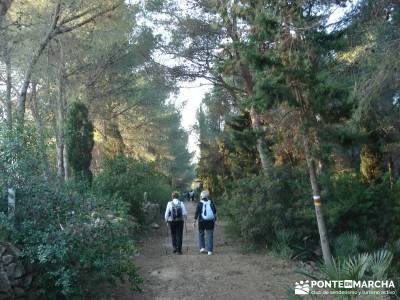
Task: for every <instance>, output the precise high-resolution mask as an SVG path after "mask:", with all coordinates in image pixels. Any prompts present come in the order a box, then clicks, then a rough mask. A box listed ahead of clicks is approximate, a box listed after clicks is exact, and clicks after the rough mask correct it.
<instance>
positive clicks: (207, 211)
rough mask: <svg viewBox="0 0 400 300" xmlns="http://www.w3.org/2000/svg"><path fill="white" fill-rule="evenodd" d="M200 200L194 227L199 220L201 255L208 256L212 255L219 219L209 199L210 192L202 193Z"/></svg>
mask: <svg viewBox="0 0 400 300" xmlns="http://www.w3.org/2000/svg"><path fill="white" fill-rule="evenodd" d="M200 199H201V200H200V201H199V202H198V203H197V207H196V212H195V215H194V222H193V226H196V221H197V220H198V222H199V248H200V253H208V255H212V254H213V246H214V225H215V221H216V219H217V210H216V208H215V205H214V202H212V200H211V199H209V193H208V191H202V192H201V194H200ZM205 232H206V233H207V250H206V245H205V239H204V233H205Z"/></svg>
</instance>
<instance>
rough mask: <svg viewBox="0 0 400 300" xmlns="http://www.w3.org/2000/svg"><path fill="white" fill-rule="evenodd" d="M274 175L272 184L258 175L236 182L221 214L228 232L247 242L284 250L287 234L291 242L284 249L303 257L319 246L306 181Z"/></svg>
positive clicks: (283, 173) (285, 174) (284, 172)
mask: <svg viewBox="0 0 400 300" xmlns="http://www.w3.org/2000/svg"><path fill="white" fill-rule="evenodd" d="M274 171H275V178H276V179H275V180H274V181H273V182H266V180H265V179H264V178H263V177H262V176H256V175H254V176H251V177H247V178H243V179H239V180H236V181H233V182H232V184H231V186H230V188H229V189H228V191H229V192H228V193H226V194H225V195H224V196H223V197H222V203H223V207H222V209H221V210H220V211H221V212H222V214H223V216H224V217H225V218H226V220H227V223H228V229H229V230H230V231H231V232H233V233H235V234H236V235H239V236H240V237H241V238H243V239H245V240H247V241H248V242H251V243H254V244H257V245H260V246H263V245H267V246H268V247H269V248H275V250H276V249H277V248H278V249H279V248H282V247H283V246H282V244H283V240H282V239H280V237H282V234H281V233H282V232H285V234H287V235H288V239H289V240H287V239H286V240H285V243H284V244H285V245H284V246H290V247H291V248H293V249H294V252H293V255H298V254H299V253H302V254H304V250H305V248H309V249H313V248H314V247H316V246H317V245H318V243H319V238H318V230H317V225H316V221H315V215H314V209H313V206H312V202H311V201H310V200H308V198H309V196H308V195H307V189H305V188H304V184H306V182H304V180H303V181H302V179H303V178H306V177H303V176H296V177H295V176H293V174H290V173H289V172H287V170H285V169H281V170H280V169H276V170H274ZM296 178H297V179H296ZM298 179H300V180H298ZM306 186H307V187H308V185H306ZM283 248H284V247H283ZM286 250H287V249H285V251H286ZM286 252H288V251H286Z"/></svg>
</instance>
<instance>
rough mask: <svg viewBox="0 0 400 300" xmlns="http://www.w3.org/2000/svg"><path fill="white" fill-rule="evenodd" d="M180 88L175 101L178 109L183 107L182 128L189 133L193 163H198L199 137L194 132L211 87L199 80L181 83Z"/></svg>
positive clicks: (189, 145)
mask: <svg viewBox="0 0 400 300" xmlns="http://www.w3.org/2000/svg"><path fill="white" fill-rule="evenodd" d="M180 86H181V88H180V90H179V94H178V95H177V96H176V98H175V99H173V101H174V102H175V105H176V106H177V107H182V108H181V114H182V120H181V123H182V127H183V128H184V129H185V130H186V131H187V132H188V133H189V142H188V150H189V151H190V152H193V154H194V155H193V159H192V161H193V162H197V161H198V158H199V155H200V149H199V147H198V143H199V141H198V136H197V134H196V132H195V131H194V130H193V126H194V125H195V124H196V114H197V110H198V109H199V107H200V104H201V100H202V99H203V97H204V95H205V94H206V93H207V92H208V91H210V89H211V85H210V84H209V83H208V82H207V81H206V80H204V79H197V80H196V81H194V82H184V83H181V84H180Z"/></svg>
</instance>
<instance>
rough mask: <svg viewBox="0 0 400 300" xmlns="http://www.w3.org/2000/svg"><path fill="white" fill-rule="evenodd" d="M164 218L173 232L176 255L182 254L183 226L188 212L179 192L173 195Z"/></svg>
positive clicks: (173, 245)
mask: <svg viewBox="0 0 400 300" xmlns="http://www.w3.org/2000/svg"><path fill="white" fill-rule="evenodd" d="M164 217H165V222H167V224H168V225H169V228H170V230H171V238H172V247H173V248H174V253H177V254H182V237H183V226H184V222H185V221H186V218H187V211H186V208H185V205H184V204H183V202H182V201H180V200H179V193H178V192H173V193H172V201H170V202H168V204H167V209H166V210H165V216H164Z"/></svg>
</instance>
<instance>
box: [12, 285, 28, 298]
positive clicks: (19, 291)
mask: <svg viewBox="0 0 400 300" xmlns="http://www.w3.org/2000/svg"><path fill="white" fill-rule="evenodd" d="M14 295H15V297H21V296H24V295H25V290H24V289H23V288H20V287H16V288H14Z"/></svg>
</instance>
